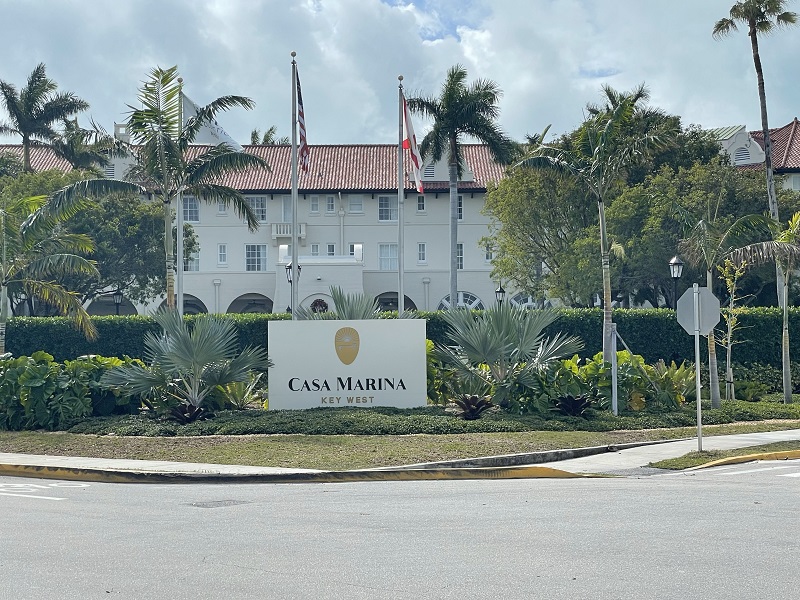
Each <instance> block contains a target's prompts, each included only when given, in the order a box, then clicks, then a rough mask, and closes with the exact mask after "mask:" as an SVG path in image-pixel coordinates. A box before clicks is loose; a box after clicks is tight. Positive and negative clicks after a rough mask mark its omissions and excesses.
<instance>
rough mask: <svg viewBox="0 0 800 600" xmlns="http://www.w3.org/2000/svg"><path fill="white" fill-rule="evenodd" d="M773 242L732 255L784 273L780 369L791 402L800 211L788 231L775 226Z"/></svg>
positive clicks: (799, 259)
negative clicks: (792, 294)
mask: <svg viewBox="0 0 800 600" xmlns="http://www.w3.org/2000/svg"><path fill="white" fill-rule="evenodd" d="M772 233H773V239H772V240H769V241H766V242H759V243H756V244H748V245H747V246H744V247H743V248H739V249H738V250H735V251H734V252H733V253H732V254H731V256H732V257H733V260H734V261H736V262H738V263H741V262H746V263H747V264H748V265H750V264H754V265H755V264H763V263H767V262H774V263H775V265H776V266H777V268H778V269H779V270H780V271H781V273H782V274H783V289H782V290H781V296H782V303H781V306H782V308H783V327H782V331H781V366H782V368H783V401H784V403H785V404H790V403H791V402H792V365H791V362H790V361H789V276H790V275H791V273H792V271H793V270H794V269H795V268H796V266H797V265H798V264H799V263H800V212H797V213H795V214H794V215H793V216H792V218H791V219H789V223H788V225H787V227H786V229H783V230H779V229H778V228H777V227H775V226H774V224H773V227H772Z"/></svg>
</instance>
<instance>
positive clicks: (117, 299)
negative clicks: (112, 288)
mask: <svg viewBox="0 0 800 600" xmlns="http://www.w3.org/2000/svg"><path fill="white" fill-rule="evenodd" d="M111 297H112V298H113V299H114V313H115V314H116V315H117V316H119V306H120V304H122V292H121V291H120V290H117V291H116V292H114V293H113V294H112V295H111Z"/></svg>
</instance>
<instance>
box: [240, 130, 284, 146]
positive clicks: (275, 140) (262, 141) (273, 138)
mask: <svg viewBox="0 0 800 600" xmlns="http://www.w3.org/2000/svg"><path fill="white" fill-rule="evenodd" d="M277 136H278V127H277V126H275V125H272V126H271V127H270V128H269V129H267V130H266V131H265V132H264V135H261V132H260V131H259V130H258V129H253V131H251V132H250V144H251V145H253V146H285V145H287V144H291V143H292V142H291V140H290V139H289V138H288V136H283V137H277Z"/></svg>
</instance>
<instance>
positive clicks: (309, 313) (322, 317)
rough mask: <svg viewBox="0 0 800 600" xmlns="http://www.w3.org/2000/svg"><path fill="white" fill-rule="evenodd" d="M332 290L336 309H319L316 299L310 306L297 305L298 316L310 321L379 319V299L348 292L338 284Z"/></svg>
mask: <svg viewBox="0 0 800 600" xmlns="http://www.w3.org/2000/svg"><path fill="white" fill-rule="evenodd" d="M330 292H331V298H333V305H334V310H332V311H327V310H319V308H320V306H319V305H317V306H316V307H315V306H314V302H316V300H315V301H314V302H312V303H311V307H310V308H306V307H304V306H299V307H297V310H296V314H297V318H298V319H301V320H302V319H304V320H310V321H335V320H351V319H353V320H362V319H377V318H378V317H379V315H380V308H379V306H378V301H377V300H376V299H375V298H373V297H372V296H367V295H365V294H357V293H353V294H346V293H345V292H344V290H343V289H342V288H340V287H338V286H331V288H330ZM323 302H324V300H323Z"/></svg>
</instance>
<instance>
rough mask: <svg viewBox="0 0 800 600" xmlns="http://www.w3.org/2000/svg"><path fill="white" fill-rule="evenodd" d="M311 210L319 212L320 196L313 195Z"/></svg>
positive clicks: (315, 212)
mask: <svg viewBox="0 0 800 600" xmlns="http://www.w3.org/2000/svg"><path fill="white" fill-rule="evenodd" d="M311 212H312V213H314V214H319V196H311Z"/></svg>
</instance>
